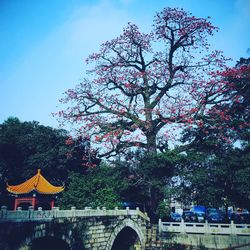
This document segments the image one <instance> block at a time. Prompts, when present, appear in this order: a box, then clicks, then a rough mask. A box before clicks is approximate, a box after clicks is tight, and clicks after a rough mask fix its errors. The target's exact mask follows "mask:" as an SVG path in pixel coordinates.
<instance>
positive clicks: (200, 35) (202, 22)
mask: <svg viewBox="0 0 250 250" xmlns="http://www.w3.org/2000/svg"><path fill="white" fill-rule="evenodd" d="M208 19H209V18H197V17H194V16H192V15H191V13H188V12H186V11H184V10H183V9H176V8H165V9H163V11H162V12H160V13H157V14H156V16H155V19H154V25H153V29H152V31H151V32H149V33H142V32H140V31H139V28H138V27H137V26H136V25H134V24H131V23H129V24H128V25H127V27H126V28H125V29H124V30H123V33H122V34H121V35H120V36H119V37H117V38H115V39H113V40H111V41H107V42H105V43H103V44H102V45H101V47H100V50H99V52H97V53H93V54H92V55H90V56H89V57H88V58H87V61H86V62H87V64H88V65H90V66H91V67H90V70H88V71H87V72H88V77H87V78H86V79H84V80H83V82H82V83H80V84H78V85H77V86H76V87H75V88H74V89H70V90H68V91H67V92H66V93H65V97H64V98H63V99H62V100H61V101H62V103H64V104H66V105H67V108H65V109H64V110H62V111H60V112H58V115H59V117H60V119H61V121H62V122H70V123H73V124H75V127H76V128H77V130H78V132H79V133H80V134H81V135H82V136H84V137H87V138H90V140H91V141H92V142H94V143H95V144H97V145H99V146H100V150H99V155H100V156H106V157H110V156H112V155H115V154H118V153H122V152H125V151H126V149H128V148H131V147H141V148H144V149H145V150H146V151H147V152H151V153H154V152H156V151H157V148H160V147H162V143H165V142H168V140H170V139H171V138H172V137H174V136H175V133H174V131H175V130H176V129H177V130H178V131H179V129H183V128H185V127H187V126H202V125H203V121H202V117H203V115H204V114H205V113H206V112H208V111H209V110H210V109H211V108H214V107H216V104H217V103H223V101H224V99H223V98H224V96H223V90H224V85H225V83H224V82H223V81H222V78H221V76H220V75H218V74H217V72H218V71H222V70H223V69H224V68H225V61H226V60H225V58H224V57H223V55H222V53H221V52H219V51H211V49H210V45H209V44H208V41H207V37H208V36H211V35H213V33H214V32H215V31H217V28H216V27H215V26H213V25H212V24H211V22H210V21H209V20H208ZM217 75H218V76H217Z"/></svg>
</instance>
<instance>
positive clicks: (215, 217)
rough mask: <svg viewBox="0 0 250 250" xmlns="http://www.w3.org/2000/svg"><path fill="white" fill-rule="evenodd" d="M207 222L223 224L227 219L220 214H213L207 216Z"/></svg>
mask: <svg viewBox="0 0 250 250" xmlns="http://www.w3.org/2000/svg"><path fill="white" fill-rule="evenodd" d="M207 221H208V222H210V223H223V222H225V218H224V216H223V214H221V213H220V212H218V211H217V212H211V213H209V214H208V215H207Z"/></svg>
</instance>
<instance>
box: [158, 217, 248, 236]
mask: <svg viewBox="0 0 250 250" xmlns="http://www.w3.org/2000/svg"><path fill="white" fill-rule="evenodd" d="M158 229H159V232H160V233H161V232H168V233H169V232H171V233H182V234H216V235H249V236H250V224H234V222H233V221H231V223H230V224H217V223H207V222H206V223H192V222H186V223H185V222H184V221H183V220H182V221H181V222H162V221H161V219H160V220H159V223H158Z"/></svg>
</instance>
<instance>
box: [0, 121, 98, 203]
mask: <svg viewBox="0 0 250 250" xmlns="http://www.w3.org/2000/svg"><path fill="white" fill-rule="evenodd" d="M68 140H69V139H68V132H67V131H65V130H58V129H53V128H51V127H46V126H42V125H39V123H38V122H35V121H33V122H21V121H20V120H19V119H18V118H14V117H12V118H9V119H7V120H6V121H5V122H3V124H0V195H1V201H3V200H4V199H3V197H4V196H6V195H7V193H6V182H8V183H10V184H13V185H14V184H19V183H21V182H23V181H25V180H27V179H28V178H30V177H32V176H33V175H34V174H36V172H37V169H38V168H40V169H41V170H42V174H43V175H44V176H45V178H47V179H48V180H49V181H50V182H52V183H53V184H54V185H62V184H63V183H65V182H67V177H68V171H75V172H77V173H81V174H84V173H85V171H86V169H87V168H86V166H85V165H86V164H87V163H91V164H93V163H95V164H98V163H99V161H98V160H97V159H96V158H94V154H93V153H92V152H91V159H89V157H87V156H88V155H89V154H88V151H90V150H91V149H90V145H89V144H87V145H85V144H84V139H81V140H80V139H78V140H72V141H71V143H68V145H67V144H66V143H65V141H67V142H68ZM85 142H86V140H85ZM87 143H88V141H87ZM69 153H70V157H69ZM83 157H84V159H83ZM86 157H87V158H86Z"/></svg>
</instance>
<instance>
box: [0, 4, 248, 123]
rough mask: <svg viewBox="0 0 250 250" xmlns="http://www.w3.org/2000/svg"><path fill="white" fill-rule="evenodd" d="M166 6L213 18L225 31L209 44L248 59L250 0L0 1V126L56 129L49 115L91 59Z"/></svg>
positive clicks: (145, 25) (144, 25)
mask: <svg viewBox="0 0 250 250" xmlns="http://www.w3.org/2000/svg"><path fill="white" fill-rule="evenodd" d="M164 7H179V8H184V9H185V10H187V11H190V12H192V13H193V15H195V16H197V17H207V16H211V20H212V23H213V24H214V25H216V26H218V27H219V28H220V31H219V32H218V33H216V34H215V36H214V37H213V38H212V40H211V43H212V45H213V47H214V48H216V49H219V50H222V51H224V54H225V56H227V57H230V58H232V59H233V61H232V62H231V65H234V64H235V62H236V61H237V60H238V59H239V58H240V57H250V49H249V48H250V0H0V123H2V122H3V121H4V120H6V119H7V118H8V117H9V116H16V117H18V118H19V119H20V120H21V121H32V120H35V121H39V122H40V124H43V125H48V126H53V127H57V122H56V119H55V118H54V117H52V115H51V113H52V112H55V111H57V110H58V108H57V106H58V105H59V101H58V100H59V99H60V98H61V97H62V93H63V92H64V91H66V90H67V89H69V88H73V87H74V86H75V85H76V84H77V83H79V82H80V80H81V79H82V77H83V74H84V71H85V70H84V67H85V65H84V61H85V59H86V57H87V56H88V55H89V54H91V53H92V52H95V51H97V50H98V48H99V45H100V44H101V43H102V42H105V41H106V40H109V39H112V38H114V37H116V36H118V35H119V34H120V33H121V32H122V29H123V27H124V26H126V24H127V23H128V22H133V23H135V24H137V25H138V26H139V27H140V28H141V29H142V31H144V32H145V31H149V30H150V29H151V25H152V20H153V17H154V15H155V13H156V12H157V11H161V10H162V9H163V8H164ZM247 51H248V52H247Z"/></svg>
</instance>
